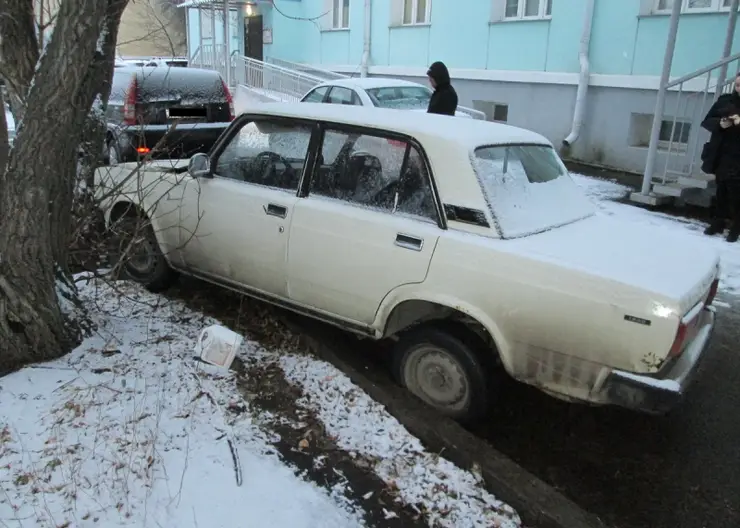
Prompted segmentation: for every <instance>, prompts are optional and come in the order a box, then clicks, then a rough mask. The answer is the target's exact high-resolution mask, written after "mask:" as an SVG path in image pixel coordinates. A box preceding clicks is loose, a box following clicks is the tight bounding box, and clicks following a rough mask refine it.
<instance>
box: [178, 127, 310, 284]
mask: <svg viewBox="0 0 740 528" xmlns="http://www.w3.org/2000/svg"><path fill="white" fill-rule="evenodd" d="M240 119H241V121H242V122H241V123H238V124H237V126H235V127H233V128H232V130H231V131H230V133H229V135H228V136H227V137H226V138H225V139H224V140H223V141H222V142H220V143H219V145H217V146H216V147H215V149H214V152H213V154H212V156H211V167H212V177H209V178H197V179H196V178H191V180H190V181H189V182H188V185H187V186H186V189H185V192H184V194H185V196H184V198H183V201H184V207H183V208H182V210H181V211H182V212H181V219H180V226H181V231H180V241H181V254H182V256H183V260H184V264H185V266H186V267H187V268H188V269H190V270H191V271H193V272H195V273H200V274H205V275H208V276H212V277H215V278H219V279H222V280H224V281H227V282H229V283H233V284H235V285H240V286H244V287H247V288H250V289H254V290H258V291H261V292H264V293H267V294H270V295H273V296H280V297H284V296H286V294H287V279H286V272H287V267H286V259H287V248H288V236H289V233H290V223H291V221H292V216H293V210H294V206H295V204H296V201H297V200H298V198H297V189H298V182H299V181H300V179H301V176H302V173H303V169H304V166H305V162H306V156H307V152H308V145H309V141H310V138H311V130H312V125H311V124H310V123H300V122H296V121H293V120H289V119H283V118H275V117H259V116H257V117H255V116H252V117H249V116H243V117H242V118H240Z"/></svg>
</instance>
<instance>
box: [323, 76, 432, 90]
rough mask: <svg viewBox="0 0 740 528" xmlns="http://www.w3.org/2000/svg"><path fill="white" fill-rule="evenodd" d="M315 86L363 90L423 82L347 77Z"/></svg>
mask: <svg viewBox="0 0 740 528" xmlns="http://www.w3.org/2000/svg"><path fill="white" fill-rule="evenodd" d="M317 86H344V87H345V88H362V89H363V90H370V89H372V88H391V87H396V86H413V87H419V86H422V87H424V85H423V84H419V83H415V82H411V81H404V80H402V79H389V78H385V77H350V78H349V79H335V80H332V81H326V82H324V83H321V84H318V85H317Z"/></svg>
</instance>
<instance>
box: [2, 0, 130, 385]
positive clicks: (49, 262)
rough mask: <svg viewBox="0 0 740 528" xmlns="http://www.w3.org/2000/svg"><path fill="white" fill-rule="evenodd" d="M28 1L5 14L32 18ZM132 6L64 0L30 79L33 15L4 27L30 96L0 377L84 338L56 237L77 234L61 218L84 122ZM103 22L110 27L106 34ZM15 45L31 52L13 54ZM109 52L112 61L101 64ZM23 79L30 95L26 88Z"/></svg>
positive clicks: (18, 85)
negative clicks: (70, 308)
mask: <svg viewBox="0 0 740 528" xmlns="http://www.w3.org/2000/svg"><path fill="white" fill-rule="evenodd" d="M29 3H30V4H31V13H33V8H32V2H31V0H28V1H26V0H0V13H2V14H3V15H5V14H6V13H9V12H12V13H14V14H17V15H18V16H19V20H21V21H22V20H25V18H24V16H23V13H24V12H25V11H24V9H22V8H21V7H22V6H25V8H27V7H28V4H29ZM126 3H127V0H64V1H63V2H62V4H61V6H60V9H59V12H58V14H57V19H56V24H55V27H54V31H53V33H52V35H51V39H50V41H49V43H48V45H47V46H46V48H45V50H44V52H43V53H42V55H41V58H40V60H39V62H38V65H36V64H35V63H33V64H31V65H30V70H31V77H30V78H27V77H24V75H27V74H28V70H29V64H30V62H31V61H30V59H29V57H31V56H32V55H33V54H32V52H31V51H30V49H31V48H34V49H36V43H35V33H33V26H31V31H32V33H31V34H32V35H34V40H33V42H31V40H30V39H29V38H28V35H24V34H21V33H19V32H20V31H21V26H22V27H26V24H25V22H24V24H22V25H21V24H20V23H14V24H16V25H17V27H16V25H13V24H10V23H8V24H9V25H10V26H11V29H12V32H11V33H10V34H6V33H3V32H2V31H3V30H4V29H7V26H5V27H4V26H3V25H2V24H0V38H2V44H0V51H1V52H2V58H3V61H4V62H3V65H2V68H3V75H4V77H5V78H6V79H9V80H10V82H11V83H12V84H13V90H15V93H16V96H17V97H18V98H20V99H24V98H25V101H23V102H24V103H25V111H24V113H23V116H22V118H21V120H22V122H21V124H20V126H19V128H18V131H17V136H16V139H15V143H14V147H13V149H12V150H11V151H10V156H9V160H8V164H7V170H5V173H4V175H3V178H2V181H3V186H2V190H1V191H0V374H2V373H3V372H8V371H10V370H13V369H16V368H18V367H20V366H22V365H23V364H27V363H29V362H36V361H43V360H48V359H52V358H56V357H59V356H61V355H63V354H65V353H67V352H68V351H69V350H70V349H71V348H72V347H73V346H75V345H76V344H77V340H78V338H79V333H78V332H77V331H76V330H77V329H76V328H74V327H71V326H70V325H69V324H68V320H67V319H66V318H65V312H64V310H62V306H61V304H62V303H63V302H64V300H63V299H62V298H61V297H60V292H59V288H60V284H59V282H58V280H57V277H58V270H59V268H60V265H61V266H64V265H65V264H66V263H64V262H63V261H62V260H59V259H60V258H61V256H63V255H66V250H62V249H60V247H61V245H60V244H59V243H58V242H59V241H60V240H61V241H65V242H66V241H68V237H69V229H70V222H69V221H67V222H64V221H63V218H64V217H66V219H67V220H69V215H70V211H71V208H72V196H73V191H74V187H73V186H74V184H75V180H76V178H75V173H76V162H77V153H78V147H79V143H80V139H81V137H82V133H81V131H80V129H81V128H82V127H83V125H84V123H85V120H86V119H87V118H88V115H89V113H90V107H91V104H92V102H93V101H94V100H95V99H96V97H98V96H99V95H100V96H101V100H104V99H106V98H107V92H108V91H109V87H107V86H105V84H106V83H104V82H102V81H105V75H107V78H108V80H109V79H110V75H111V72H112V64H113V52H112V51H111V47H113V48H114V47H115V38H116V35H117V28H118V22H119V21H120V15H121V13H122V12H123V9H124V8H125V6H126ZM6 18H7V17H5V16H0V20H4V19H6ZM104 28H107V29H108V30H112V32H111V33H110V34H103V33H102V32H103V29H104ZM16 36H17V38H18V39H19V40H18V42H13V41H12V38H15V37H16ZM101 37H102V38H101ZM14 44H15V45H17V46H21V47H24V49H23V50H20V51H19V50H15V51H13V50H12V49H11V48H12V46H13V45H14ZM26 46H30V47H29V48H25V47H26ZM106 55H109V56H110V59H109V62H110V64H109V65H108V66H106V65H104V64H102V63H103V62H105V60H106V58H105V57H106ZM9 57H10V59H9ZM91 65H92V67H91ZM106 72H107V73H106ZM25 79H27V81H26V80H25ZM24 83H25V84H24ZM23 86H27V87H28V90H27V95H25V94H22V93H20V92H22V87H23ZM24 95H25V97H24ZM103 96H104V97H103ZM101 141H102V140H101ZM65 210H66V213H65V212H64V211H65Z"/></svg>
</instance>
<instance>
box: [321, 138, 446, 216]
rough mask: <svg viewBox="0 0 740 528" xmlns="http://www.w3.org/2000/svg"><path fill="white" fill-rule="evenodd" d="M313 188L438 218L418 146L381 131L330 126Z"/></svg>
mask: <svg viewBox="0 0 740 528" xmlns="http://www.w3.org/2000/svg"><path fill="white" fill-rule="evenodd" d="M407 149H408V151H409V152H408V156H406V150H407ZM309 193H310V194H313V195H319V196H324V197H327V198H334V199H338V200H342V201H345V202H348V203H351V204H353V205H359V206H365V207H371V208H374V209H379V210H382V211H387V212H389V213H395V214H406V215H411V216H415V217H420V218H425V219H430V220H435V221H436V218H437V213H436V209H435V206H434V197H433V195H432V192H431V186H430V184H429V173H428V171H427V168H426V164H425V163H424V160H423V157H422V156H421V154H420V153H419V151H418V150H417V149H416V147H414V146H413V145H410V144H408V143H406V142H404V141H395V140H389V139H387V138H384V137H382V136H380V135H378V136H375V135H367V134H359V133H358V134H353V133H349V132H340V131H334V130H327V131H326V132H325V133H324V141H323V144H322V146H321V155H320V156H319V163H318V164H317V166H316V169H315V172H314V174H313V177H312V179H311V184H310V188H309Z"/></svg>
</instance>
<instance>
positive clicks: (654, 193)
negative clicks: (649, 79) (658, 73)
mask: <svg viewBox="0 0 740 528" xmlns="http://www.w3.org/2000/svg"><path fill="white" fill-rule="evenodd" d="M738 71H740V53H738V54H735V55H732V56H730V57H727V58H726V59H722V60H720V61H717V62H715V63H714V64H710V65H709V66H707V67H705V68H702V69H700V70H697V71H695V72H692V73H690V74H688V75H684V76H683V77H680V78H678V79H675V80H673V81H671V82H669V83H668V84H667V85H666V88H667V90H668V91H669V92H670V93H672V94H673V97H674V101H673V104H671V105H667V108H666V116H664V120H663V122H662V125H661V127H662V129H663V134H662V137H661V138H659V140H658V144H657V145H651V148H656V149H657V150H658V162H657V163H656V166H655V171H654V172H653V174H652V180H651V182H652V186H651V193H650V194H651V195H650V196H648V197H641V196H640V195H633V197H632V199H633V200H634V201H637V202H642V203H649V204H650V205H657V204H661V203H667V202H671V201H675V200H677V199H678V200H681V201H684V202H687V203H693V204H696V205H705V206H707V205H709V203H710V200H711V197H712V195H713V193H714V175H711V174H705V173H703V172H702V171H701V168H700V166H701V160H700V155H701V147H702V145H703V144H704V143H705V142H706V141H707V140H708V139H709V133H708V132H707V131H705V130H704V129H702V128H701V122H702V120H703V119H704V116H705V115H706V113H707V112H708V111H709V108H710V107H711V105H712V104H713V103H714V101H715V100H716V98H717V97H719V95H721V94H723V93H729V92H730V91H731V90H732V89H733V85H734V82H735V75H736V74H737V72H738ZM668 116H670V117H668ZM666 137H667V139H666ZM645 198H647V199H645Z"/></svg>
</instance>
